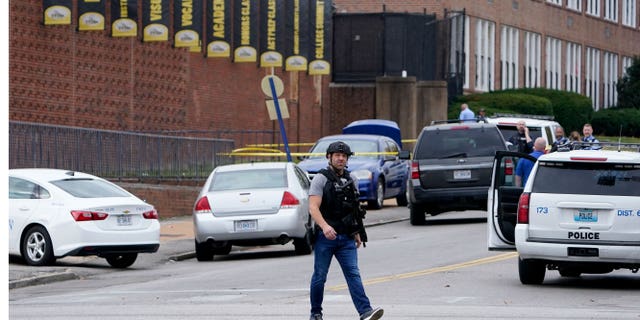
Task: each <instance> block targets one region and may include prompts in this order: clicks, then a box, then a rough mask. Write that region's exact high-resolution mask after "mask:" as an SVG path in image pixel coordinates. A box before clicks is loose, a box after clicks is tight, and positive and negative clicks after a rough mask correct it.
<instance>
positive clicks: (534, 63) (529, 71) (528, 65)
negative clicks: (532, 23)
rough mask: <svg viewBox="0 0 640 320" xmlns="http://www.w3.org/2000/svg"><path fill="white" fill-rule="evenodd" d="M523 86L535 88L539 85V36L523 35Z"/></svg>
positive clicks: (527, 33) (530, 33) (533, 34)
mask: <svg viewBox="0 0 640 320" xmlns="http://www.w3.org/2000/svg"><path fill="white" fill-rule="evenodd" d="M524 51H525V52H524V56H525V62H524V86H525V87H526V88H535V87H538V86H539V85H540V35H539V34H537V33H532V32H525V33H524Z"/></svg>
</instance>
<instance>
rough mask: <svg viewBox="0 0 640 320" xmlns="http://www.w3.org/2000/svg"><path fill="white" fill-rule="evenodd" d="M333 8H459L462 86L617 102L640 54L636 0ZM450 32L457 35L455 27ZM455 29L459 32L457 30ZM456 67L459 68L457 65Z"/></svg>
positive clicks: (388, 1)
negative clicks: (567, 93) (538, 90)
mask: <svg viewBox="0 0 640 320" xmlns="http://www.w3.org/2000/svg"><path fill="white" fill-rule="evenodd" d="M336 9H337V12H338V13H347V12H379V11H381V10H386V11H389V12H404V11H406V12H434V13H436V14H438V15H442V13H443V12H445V10H448V11H463V10H464V13H465V16H464V18H462V15H461V16H460V17H459V18H457V19H460V20H462V19H464V20H463V21H456V20H457V19H456V18H454V19H452V24H453V27H452V28H454V29H455V28H456V27H457V28H463V29H464V30H463V37H464V39H457V40H456V39H454V40H453V41H454V42H455V41H460V40H463V41H464V42H463V43H464V54H463V55H460V54H459V52H458V56H459V57H462V59H463V60H464V63H459V62H457V61H456V52H453V53H452V55H451V61H450V70H452V71H456V68H464V74H465V75H466V77H465V79H464V90H465V92H486V91H492V90H502V89H508V88H522V87H545V88H550V89H558V90H566V91H573V92H577V93H580V94H583V95H586V96H588V97H590V98H591V99H592V101H593V107H594V109H595V110H599V109H602V108H607V107H609V106H612V105H615V104H616V102H617V94H616V89H615V85H616V83H617V80H618V78H620V77H622V75H623V74H624V70H625V68H626V67H628V66H629V65H631V62H632V58H633V57H634V56H637V55H640V2H638V0H441V1H429V0H423V1H401V0H384V1H360V0H358V1H356V0H353V1H346V0H343V1H340V0H338V1H336ZM451 34H452V35H453V36H456V32H455V30H452V32H451ZM457 34H459V32H458V33H457ZM460 71H462V70H460Z"/></svg>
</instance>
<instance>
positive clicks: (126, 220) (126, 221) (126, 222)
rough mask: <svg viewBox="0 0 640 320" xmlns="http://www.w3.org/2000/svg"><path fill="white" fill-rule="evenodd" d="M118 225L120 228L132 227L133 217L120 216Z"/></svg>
mask: <svg viewBox="0 0 640 320" xmlns="http://www.w3.org/2000/svg"><path fill="white" fill-rule="evenodd" d="M118 225H119V226H130V225H131V216H127V215H120V216H118Z"/></svg>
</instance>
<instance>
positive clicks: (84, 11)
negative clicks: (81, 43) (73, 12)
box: [78, 0, 105, 31]
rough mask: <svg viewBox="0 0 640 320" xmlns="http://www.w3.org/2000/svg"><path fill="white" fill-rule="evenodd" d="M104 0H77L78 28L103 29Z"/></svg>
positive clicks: (81, 29) (87, 29)
mask: <svg viewBox="0 0 640 320" xmlns="http://www.w3.org/2000/svg"><path fill="white" fill-rule="evenodd" d="M104 2H105V0H78V30H80V31H90V30H104V11H105V8H104Z"/></svg>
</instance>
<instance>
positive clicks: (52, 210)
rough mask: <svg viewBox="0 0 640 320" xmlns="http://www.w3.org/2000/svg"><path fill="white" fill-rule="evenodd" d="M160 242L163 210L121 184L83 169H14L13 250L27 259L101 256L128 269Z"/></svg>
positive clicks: (11, 188) (41, 262) (11, 183)
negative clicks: (158, 210)
mask: <svg viewBox="0 0 640 320" xmlns="http://www.w3.org/2000/svg"><path fill="white" fill-rule="evenodd" d="M159 246H160V223H159V222H158V212H157V211H156V210H155V208H154V207H153V206H152V205H150V204H148V203H145V202H144V201H142V200H140V199H139V198H137V197H136V196H134V195H133V194H131V193H129V192H127V191H126V190H124V189H122V188H120V187H119V186H117V185H115V184H113V183H111V182H109V181H107V180H104V179H102V178H99V177H96V176H93V175H90V174H86V173H81V172H77V171H68V170H59V169H11V170H9V254H12V255H20V256H22V257H23V258H24V260H25V261H26V263H27V264H29V265H33V266H42V265H48V264H52V263H53V262H55V260H56V259H57V258H61V257H65V256H89V255H97V256H100V257H104V258H106V260H107V262H108V263H109V264H110V265H111V266H113V267H116V268H126V267H129V266H130V265H132V264H133V263H134V262H135V260H136V258H137V257H138V253H145V252H146V253H151V252H156V251H158V248H159Z"/></svg>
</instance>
